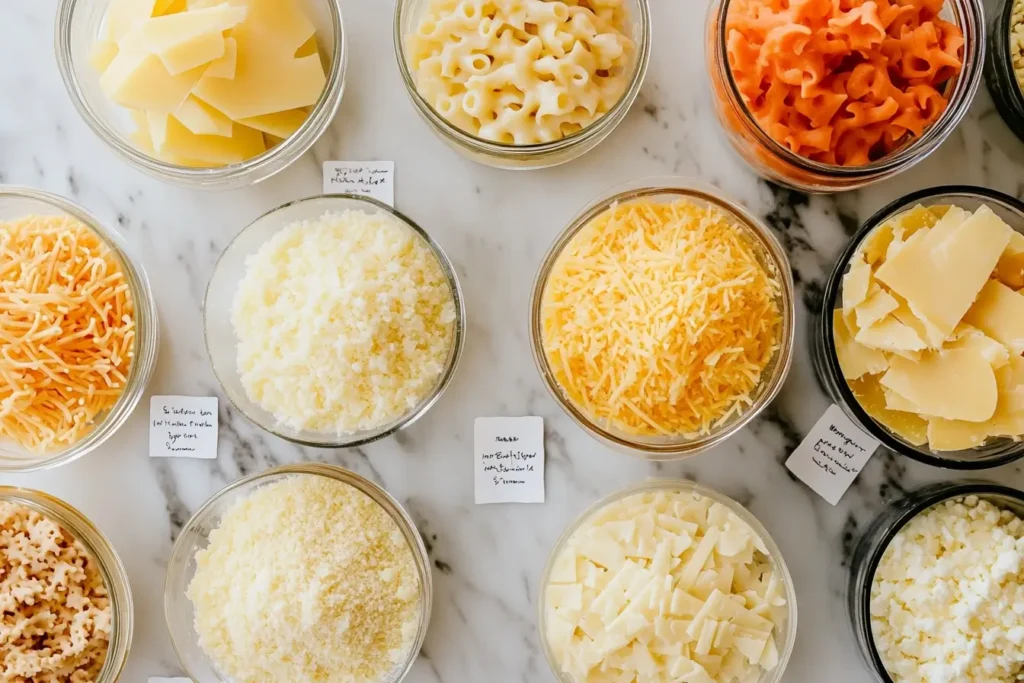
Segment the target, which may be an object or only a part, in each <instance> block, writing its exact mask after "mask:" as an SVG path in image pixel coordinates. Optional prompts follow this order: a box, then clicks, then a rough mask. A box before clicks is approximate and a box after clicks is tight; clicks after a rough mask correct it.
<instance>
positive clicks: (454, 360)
mask: <svg viewBox="0 0 1024 683" xmlns="http://www.w3.org/2000/svg"><path fill="white" fill-rule="evenodd" d="M335 199H337V200H342V201H345V202H354V203H356V204H360V203H362V204H365V205H367V206H368V207H370V208H371V209H373V210H374V211H375V212H378V213H380V212H383V213H386V214H388V215H390V216H391V217H393V218H396V219H398V220H399V221H400V222H401V223H402V224H403V225H404V226H405V227H407V228H409V229H411V230H412V231H413V233H415V234H416V235H417V236H418V237H419V238H420V239H422V240H423V241H424V242H425V243H426V245H427V246H428V247H429V248H430V251H431V253H432V254H433V255H434V258H436V259H437V262H438V265H439V266H440V268H441V271H442V272H443V273H444V275H445V280H446V281H447V282H448V287H449V291H450V292H451V295H452V301H453V303H454V304H455V321H454V322H453V323H452V325H453V331H452V342H451V348H450V349H449V352H448V358H447V359H446V362H445V367H444V370H442V372H441V374H440V375H439V376H438V378H437V383H436V384H435V386H434V388H433V389H431V391H430V393H428V394H427V395H426V396H424V397H423V398H422V399H421V400H420V402H419V403H418V404H417V405H416V406H415V407H414V408H412V409H410V410H409V411H407V412H405V413H404V414H402V415H401V416H400V417H398V418H396V419H395V420H393V421H392V422H391V426H390V427H388V428H387V429H382V430H379V431H375V430H369V431H362V432H355V433H353V434H348V435H341V436H338V435H335V438H334V439H333V440H330V441H326V440H325V441H311V440H307V439H303V438H302V437H301V435H299V434H288V433H285V430H284V429H282V428H281V427H280V426H279V425H277V424H276V423H265V422H263V421H262V420H257V419H256V418H255V417H253V416H252V415H250V414H249V411H248V410H246V409H244V408H243V407H242V403H241V400H240V397H238V396H236V395H235V394H234V393H233V392H231V391H228V388H227V385H226V384H225V382H224V379H223V378H222V377H221V373H220V372H219V371H218V366H217V364H216V363H215V362H213V357H214V354H213V349H212V347H211V343H210V334H209V322H208V320H209V310H210V309H209V305H208V304H209V300H210V290H211V287H212V285H213V281H214V276H215V275H216V273H217V271H218V270H219V268H220V267H221V265H222V264H223V262H224V258H225V257H226V256H227V255H228V253H229V252H231V251H232V249H233V248H234V247H235V246H236V245H237V243H238V240H239V239H241V237H242V236H243V235H245V234H246V233H247V232H248V231H249V230H250V229H251V228H253V226H255V225H256V224H257V223H260V222H262V221H263V220H264V219H265V218H269V217H270V216H272V215H273V214H275V213H278V212H279V211H284V210H285V209H289V208H291V207H293V206H298V205H300V204H305V203H307V202H316V201H322V200H335ZM285 225H286V224H283V225H281V228H283V227H285ZM202 314H203V339H204V344H205V347H206V355H207V357H208V358H209V360H210V366H211V367H212V368H213V375H214V377H215V378H216V379H217V384H219V385H220V387H221V389H222V390H223V392H224V394H225V395H226V396H227V398H228V401H230V402H231V406H232V407H233V408H234V409H235V410H237V411H238V412H239V413H241V414H242V415H244V416H245V418H246V419H247V420H248V421H249V422H251V423H252V424H254V425H256V426H257V427H259V428H260V429H262V430H264V431H266V432H268V433H270V434H273V435H274V436H276V437H278V438H281V439H284V440H286V441H290V442H292V443H296V444H300V445H302V446H309V447H312V448H354V447H357V446H363V445H365V444H368V443H372V442H374V441H379V440H380V439H386V438H387V437H389V436H391V435H393V434H395V433H396V432H399V431H401V430H403V429H405V428H406V427H409V426H411V425H412V424H413V423H414V422H416V421H417V420H419V419H420V418H421V417H423V416H424V415H426V414H427V413H428V412H429V411H430V409H431V408H432V407H433V406H434V404H435V403H437V401H438V400H439V399H440V398H441V395H442V394H444V392H445V390H446V389H447V388H448V386H449V385H450V384H451V381H452V379H453V378H454V377H455V371H456V370H457V369H458V365H459V362H460V360H461V358H462V353H463V351H464V350H465V345H466V333H467V322H466V300H465V296H464V295H463V293H462V285H461V284H460V282H459V276H458V273H457V272H456V270H455V265H454V264H453V263H452V261H451V260H450V259H449V258H448V255H447V254H445V252H444V250H443V249H442V248H441V245H440V244H438V243H437V242H436V241H435V240H434V238H432V237H431V236H430V234H429V233H428V232H427V231H426V230H425V229H423V228H422V227H420V225H419V224H418V223H416V222H415V221H414V220H412V219H411V218H409V217H408V216H406V215H405V214H404V213H402V212H400V211H398V210H397V209H395V208H394V207H392V206H389V205H388V204H385V203H384V202H381V201H379V200H377V199H374V198H373V197H368V196H365V195H356V194H346V193H335V194H316V195H310V196H308V197H302V198H299V199H293V200H291V201H288V202H285V203H284V204H281V205H280V206H277V207H275V208H273V209H270V210H269V211H265V212H264V213H262V214H260V215H259V216H258V217H256V218H254V219H253V220H252V221H250V222H249V224H248V225H246V226H245V227H244V228H242V229H241V230H240V231H239V232H238V233H237V234H236V235H235V236H234V237H232V238H231V241H230V242H228V245H227V246H226V247H225V248H224V250H223V251H221V253H220V256H218V257H217V262H216V263H215V264H214V266H213V271H212V274H211V276H210V279H209V281H208V282H207V284H206V291H205V293H204V294H203V310H202ZM245 400H246V401H250V399H248V397H246V399H245ZM250 402H253V403H255V402H254V401H250ZM302 431H303V432H305V431H306V430H302Z"/></svg>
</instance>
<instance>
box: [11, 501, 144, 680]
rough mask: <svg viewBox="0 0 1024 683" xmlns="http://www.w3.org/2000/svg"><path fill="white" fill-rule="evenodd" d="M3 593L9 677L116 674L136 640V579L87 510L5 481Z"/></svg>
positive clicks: (67, 677) (104, 677) (82, 677)
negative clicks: (132, 579)
mask: <svg viewBox="0 0 1024 683" xmlns="http://www.w3.org/2000/svg"><path fill="white" fill-rule="evenodd" d="M0 596H3V597H2V598H0V602H2V604H3V610H2V621H0V624H2V627H3V631H4V648H3V663H4V675H5V678H6V679H7V680H12V681H92V682H93V683H114V682H115V681H117V680H118V678H119V677H120V675H121V672H122V671H123V670H124V667H125V663H126V661H127V659H128V651H129V649H130V648H131V643H132V629H133V623H134V611H133V607H132V594H131V586H130V585H129V583H128V575H127V574H126V573H125V569H124V566H123V565H122V564H121V560H120V559H119V558H118V556H117V553H116V552H115V551H114V548H113V546H112V545H111V544H110V541H109V540H107V538H106V537H105V536H104V535H103V534H102V532H100V531H99V529H97V528H96V527H95V526H94V525H93V524H92V522H90V521H89V520H88V519H87V518H86V517H85V516H84V515H83V514H82V513H81V512H79V511H78V510H76V509H75V508H73V507H71V506H70V505H68V504H67V503H65V502H64V501H62V500H60V499H58V498H55V497H53V496H51V495H49V494H46V493H43V492H42V491H35V490H32V489H25V488H18V487H13V486H0Z"/></svg>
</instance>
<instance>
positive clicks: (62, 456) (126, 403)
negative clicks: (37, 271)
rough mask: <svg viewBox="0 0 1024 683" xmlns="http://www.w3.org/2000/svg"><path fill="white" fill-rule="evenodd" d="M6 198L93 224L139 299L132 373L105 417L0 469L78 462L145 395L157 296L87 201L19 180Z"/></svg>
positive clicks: (2, 191)
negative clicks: (63, 443)
mask: <svg viewBox="0 0 1024 683" xmlns="http://www.w3.org/2000/svg"><path fill="white" fill-rule="evenodd" d="M7 198H10V199H25V200H29V201H34V202H39V203H41V204H44V205H46V206H48V207H50V208H52V209H55V210H57V211H60V212H62V213H64V214H65V215H67V216H70V217H72V218H74V219H75V220H77V221H79V222H81V223H82V224H83V225H85V227H87V228H88V229H89V230H91V231H92V232H93V233H94V234H95V235H96V236H97V237H98V238H99V239H100V241H101V242H102V243H103V244H104V246H106V247H107V248H108V249H109V250H110V251H111V252H112V253H113V255H114V257H115V258H116V259H117V261H118V264H119V265H120V266H121V269H122V271H123V272H124V275H125V282H126V283H127V284H128V291H129V292H130V293H131V295H132V299H133V303H134V305H135V330H136V334H135V344H134V348H133V351H135V357H134V361H133V362H132V364H131V366H130V368H129V370H128V379H127V381H126V382H125V386H124V390H123V391H122V392H121V395H120V396H118V398H117V401H116V402H115V403H114V405H113V406H112V407H111V408H110V411H109V412H108V413H107V414H106V415H104V416H103V419H102V420H101V421H100V422H99V423H97V424H96V425H95V426H94V427H93V429H92V431H90V432H89V433H88V434H86V435H85V436H83V437H82V438H81V439H79V440H78V441H76V442H75V443H74V444H72V445H70V446H68V447H66V448H63V449H61V450H58V451H53V452H51V453H45V454H42V455H41V456H40V457H38V458H31V459H29V458H26V459H24V460H23V461H20V462H18V463H17V464H10V463H7V462H4V461H0V473H9V474H14V473H19V474H20V473H27V472H36V471H39V470H46V469H52V468H56V467H60V466H61V465H66V464H68V463H71V462H74V461H75V460H78V459H79V458H81V457H82V456H84V455H86V454H88V453H90V452H92V451H93V450H95V449H96V448H98V447H99V446H101V445H102V444H103V443H105V442H106V441H107V440H108V439H109V438H110V437H112V436H113V435H114V434H115V433H117V431H118V430H119V429H120V428H121V427H122V426H124V423H125V422H127V421H128V418H129V417H131V414H132V412H134V410H135V408H136V407H137V406H138V404H139V402H140V401H141V400H142V396H143V394H144V393H145V391H146V387H147V386H148V385H149V381H150V379H152V377H153V373H154V371H155V369H156V360H157V356H158V355H159V337H160V322H159V318H158V316H157V310H156V299H155V298H154V296H153V290H152V288H151V286H150V283H149V278H148V277H147V275H146V270H145V268H144V267H143V266H142V263H141V262H139V261H138V260H137V259H136V258H135V257H134V255H133V254H132V253H131V250H130V249H129V248H128V247H127V245H126V243H125V240H124V238H123V237H122V235H121V234H120V233H118V232H117V231H116V230H115V229H113V228H109V227H107V226H106V225H104V224H103V222H102V221H100V220H99V219H98V218H96V216H94V215H93V214H92V213H90V212H89V211H88V210H86V209H85V207H83V206H81V205H80V204H78V203H76V202H74V201H72V200H70V199H67V198H65V197H62V196H60V195H58V194H55V193H53V192H47V191H45V190H37V189H35V188H31V187H25V186H21V185H0V201H2V200H4V199H7Z"/></svg>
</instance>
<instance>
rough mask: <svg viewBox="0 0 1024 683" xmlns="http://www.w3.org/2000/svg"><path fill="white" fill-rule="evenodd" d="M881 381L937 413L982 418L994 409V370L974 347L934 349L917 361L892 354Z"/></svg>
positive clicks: (990, 415) (964, 418) (939, 414)
mask: <svg viewBox="0 0 1024 683" xmlns="http://www.w3.org/2000/svg"><path fill="white" fill-rule="evenodd" d="M880 382H881V384H882V386H883V387H885V388H887V389H891V390H892V391H895V392H896V393H898V394H900V395H901V396H905V397H906V398H907V399H908V400H909V401H911V402H912V403H913V404H915V405H917V406H919V407H920V409H921V411H923V412H924V413H926V414H928V415H934V416H936V417H944V418H946V419H950V420H966V421H968V422H984V421H986V420H988V419H990V418H991V417H992V415H993V413H995V410H996V401H997V398H998V390H997V387H996V377H995V372H994V371H993V370H992V365H991V363H989V361H988V360H986V359H985V358H984V357H983V356H982V355H981V354H980V353H978V352H977V351H975V350H973V349H949V350H945V351H933V352H930V353H927V354H924V355H923V356H922V358H921V361H920V362H919V363H914V362H913V361H909V360H906V359H905V358H900V357H899V356H894V357H893V358H891V359H890V360H889V369H888V370H887V371H886V373H885V374H884V375H882V379H881V380H880Z"/></svg>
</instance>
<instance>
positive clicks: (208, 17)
mask: <svg viewBox="0 0 1024 683" xmlns="http://www.w3.org/2000/svg"><path fill="white" fill-rule="evenodd" d="M245 16H246V8H245V7H244V6H238V7H236V6H233V5H229V4H228V3H226V2H225V3H222V4H219V5H214V6H213V7H208V8H205V9H197V10H193V11H189V12H179V13H177V14H169V15H167V16H162V17H154V18H152V19H148V20H146V21H144V22H142V23H140V24H137V25H136V26H135V27H133V28H132V29H131V30H130V31H129V32H128V33H126V34H125V36H124V37H123V38H122V39H121V42H120V43H119V45H120V48H121V49H122V50H130V51H135V52H149V53H152V54H155V55H157V56H158V57H159V58H160V61H162V62H163V64H164V66H165V67H166V68H167V72H168V73H170V74H179V73H181V72H183V71H188V70H189V69H193V68H195V67H197V66H200V65H203V64H207V63H208V62H211V61H213V60H215V59H217V58H218V57H221V56H223V55H224V52H225V47H224V31H226V30H228V29H229V28H231V27H233V26H236V25H237V24H238V23H239V22H241V21H242V20H243V19H245Z"/></svg>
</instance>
